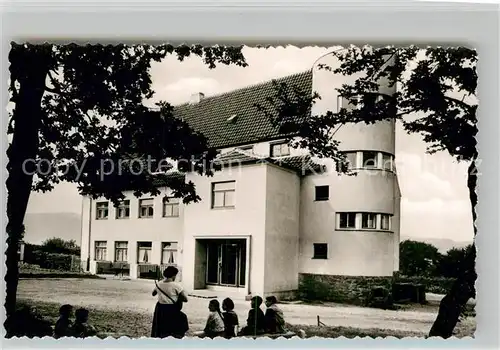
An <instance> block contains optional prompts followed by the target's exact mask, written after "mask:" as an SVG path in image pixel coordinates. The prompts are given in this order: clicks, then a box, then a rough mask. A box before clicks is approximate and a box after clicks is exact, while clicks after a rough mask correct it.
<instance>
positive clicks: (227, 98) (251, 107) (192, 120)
mask: <svg viewBox="0 0 500 350" xmlns="http://www.w3.org/2000/svg"><path fill="white" fill-rule="evenodd" d="M275 80H276V82H278V83H281V82H285V83H287V84H288V85H289V86H296V87H298V88H300V89H301V90H303V91H305V92H309V93H310V94H312V72H311V71H306V72H302V73H298V74H294V75H290V76H287V77H283V78H279V79H275ZM274 95H275V90H274V87H273V83H272V81H267V82H264V83H261V84H257V85H252V86H248V87H245V88H242V89H238V90H234V91H230V92H227V93H224V94H221V95H218V96H213V97H206V98H204V99H202V100H201V101H200V102H199V103H195V104H189V103H186V104H183V105H180V106H176V107H174V115H176V116H177V117H180V118H182V119H183V120H184V121H186V122H187V123H188V124H189V125H190V126H191V127H192V128H193V129H195V130H196V131H198V132H201V133H202V134H204V135H205V136H206V137H207V138H208V140H209V146H211V147H214V148H223V147H230V146H236V145H241V144H246V143H252V142H259V141H265V140H272V139H277V138H283V137H286V136H290V135H286V134H281V133H279V131H278V130H277V128H275V127H274V126H273V125H272V124H271V121H270V120H269V118H268V117H267V116H265V115H264V114H263V113H262V112H259V111H258V110H257V108H256V107H255V104H256V103H258V104H260V105H262V106H268V107H270V106H271V105H270V104H269V102H268V101H266V98H267V97H270V96H274ZM233 115H236V118H235V120H234V121H233V123H231V122H229V121H228V118H230V117H231V116H233Z"/></svg>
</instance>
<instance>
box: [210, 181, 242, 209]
mask: <svg viewBox="0 0 500 350" xmlns="http://www.w3.org/2000/svg"><path fill="white" fill-rule="evenodd" d="M235 185H236V182H235V181H228V182H216V183H213V184H212V208H232V207H234V204H235Z"/></svg>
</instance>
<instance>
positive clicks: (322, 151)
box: [256, 46, 477, 170]
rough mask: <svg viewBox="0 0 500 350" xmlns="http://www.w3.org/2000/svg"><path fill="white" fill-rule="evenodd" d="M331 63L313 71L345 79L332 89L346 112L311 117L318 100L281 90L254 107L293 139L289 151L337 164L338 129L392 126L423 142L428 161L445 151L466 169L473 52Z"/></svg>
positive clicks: (367, 51) (357, 57) (389, 53)
mask: <svg viewBox="0 0 500 350" xmlns="http://www.w3.org/2000/svg"><path fill="white" fill-rule="evenodd" d="M331 56H332V58H333V59H334V60H336V62H337V64H335V65H332V66H330V65H327V64H318V67H317V68H318V69H319V70H325V71H329V72H330V73H331V74H333V75H341V76H344V77H353V79H352V82H350V83H346V84H343V85H342V86H341V87H340V88H338V89H337V91H338V94H339V95H340V97H342V98H344V99H346V100H347V101H348V105H349V106H348V107H345V106H343V108H340V109H339V110H338V111H337V112H334V111H326V112H324V113H323V114H321V115H314V114H311V109H312V106H313V105H314V104H315V103H316V102H317V101H318V100H319V99H321V98H322V96H320V95H319V94H317V93H315V94H314V95H313V96H310V95H309V94H308V93H307V92H304V91H300V90H299V89H297V88H296V87H294V86H287V85H286V83H281V84H278V83H275V92H276V93H275V95H274V96H272V97H269V98H268V100H267V102H268V103H267V104H258V105H256V107H257V108H258V109H259V110H260V111H261V112H263V113H265V114H266V115H267V116H268V117H269V118H270V119H271V121H272V122H273V123H274V124H275V125H276V126H279V127H280V128H282V130H283V131H285V132H287V133H290V134H292V135H294V136H298V138H297V139H291V145H292V147H304V148H308V149H309V150H310V151H311V152H312V153H313V154H314V155H316V156H319V157H328V158H333V159H334V160H336V161H337V163H339V162H340V163H342V162H343V157H342V156H341V154H339V152H338V145H339V143H338V142H337V141H336V140H335V137H334V135H335V132H336V130H338V128H339V127H340V126H341V125H344V124H349V123H354V124H355V123H360V122H362V123H366V124H372V123H375V122H379V121H384V120H391V119H397V120H400V121H401V122H402V125H403V127H404V129H405V130H406V131H407V132H408V133H419V134H421V135H422V136H423V140H424V141H425V142H426V143H427V144H428V149H427V150H428V152H429V153H434V152H437V151H448V152H449V153H450V154H451V155H452V156H453V157H455V158H456V159H457V160H467V161H470V160H473V159H475V158H476V157H477V152H476V139H475V136H476V134H477V125H476V123H477V118H476V110H477V101H476V100H475V92H476V87H477V74H476V63H477V54H476V51H475V50H472V49H468V48H464V47H457V48H427V49H419V48H418V47H415V46H410V47H405V48H396V47H386V48H381V49H373V48H371V47H368V46H366V47H349V48H346V49H345V50H340V51H336V52H333V53H332V54H331ZM380 86H385V87H386V88H389V89H384V88H380ZM394 86H396V89H390V88H394ZM388 91H393V92H392V93H391V92H388ZM394 91H395V92H394ZM323 97H324V96H323ZM344 170H345V168H344Z"/></svg>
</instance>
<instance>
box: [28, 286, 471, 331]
mask: <svg viewBox="0 0 500 350" xmlns="http://www.w3.org/2000/svg"><path fill="white" fill-rule="evenodd" d="M153 288H154V282H153V281H146V280H128V281H120V280H110V279H107V280H104V279H55V278H47V279H21V280H20V281H19V288H18V298H19V299H29V300H34V301H46V302H56V303H60V304H65V303H68V304H72V305H74V306H75V307H92V308H95V309H102V310H124V311H133V312H139V313H144V314H151V315H152V313H153V310H154V306H155V303H156V298H155V297H153V296H151V291H152V290H153ZM220 297H222V295H220V294H219V298H220ZM208 301H209V300H208V299H203V298H195V297H190V298H189V302H188V303H186V304H185V305H184V308H183V311H184V312H185V313H186V315H187V316H188V319H189V323H190V329H192V330H194V331H197V330H202V329H203V327H204V323H205V320H206V317H207V313H208ZM220 301H222V300H220ZM234 302H235V311H236V313H237V314H238V317H239V319H240V324H243V323H244V322H245V321H246V315H247V313H248V310H249V306H250V304H249V302H247V301H244V300H241V299H240V300H238V299H235V300H234ZM281 308H282V309H283V311H284V314H285V319H286V321H287V322H288V323H290V324H296V325H299V324H301V325H315V324H316V323H317V316H320V319H321V322H323V323H324V324H326V325H328V326H344V327H356V328H380V329H390V330H400V331H411V332H415V333H420V334H421V335H422V336H423V335H426V334H427V333H428V332H429V329H430V327H431V325H432V323H433V321H434V319H435V318H436V313H437V310H435V309H429V308H422V310H418V311H389V310H378V309H370V308H362V307H354V306H340V305H334V306H322V305H304V304H282V305H281ZM470 322H472V321H470Z"/></svg>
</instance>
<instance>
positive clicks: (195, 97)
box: [189, 92, 205, 104]
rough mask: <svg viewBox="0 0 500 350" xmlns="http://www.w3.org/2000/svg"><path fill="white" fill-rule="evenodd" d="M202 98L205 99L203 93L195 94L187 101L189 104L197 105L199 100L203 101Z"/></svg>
mask: <svg viewBox="0 0 500 350" xmlns="http://www.w3.org/2000/svg"><path fill="white" fill-rule="evenodd" d="M204 97H205V94H203V92H197V93H195V94H192V95H191V99H190V100H189V103H191V104H194V103H198V102H200V101H201V100H203V98H204Z"/></svg>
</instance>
